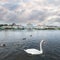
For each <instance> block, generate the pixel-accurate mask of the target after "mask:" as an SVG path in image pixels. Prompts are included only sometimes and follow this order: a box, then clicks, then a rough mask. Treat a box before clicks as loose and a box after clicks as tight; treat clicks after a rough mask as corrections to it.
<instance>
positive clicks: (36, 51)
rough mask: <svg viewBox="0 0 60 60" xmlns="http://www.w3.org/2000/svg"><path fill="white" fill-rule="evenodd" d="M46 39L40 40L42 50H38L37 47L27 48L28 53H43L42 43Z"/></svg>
mask: <svg viewBox="0 0 60 60" xmlns="http://www.w3.org/2000/svg"><path fill="white" fill-rule="evenodd" d="M43 41H44V40H42V41H41V42H40V50H37V49H26V50H24V51H25V52H26V53H28V54H32V55H38V54H42V53H43V49H42V43H43Z"/></svg>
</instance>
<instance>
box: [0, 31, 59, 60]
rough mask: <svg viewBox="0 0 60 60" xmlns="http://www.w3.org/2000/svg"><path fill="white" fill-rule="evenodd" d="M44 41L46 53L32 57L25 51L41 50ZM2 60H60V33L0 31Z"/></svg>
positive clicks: (0, 55) (0, 56)
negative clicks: (40, 46) (29, 49)
mask: <svg viewBox="0 0 60 60" xmlns="http://www.w3.org/2000/svg"><path fill="white" fill-rule="evenodd" d="M42 39H44V40H45V42H46V43H45V44H43V50H44V53H43V54H42V55H36V56H34V55H33V56H32V55H29V54H27V53H26V52H24V49H28V48H36V49H39V44H40V41H41V40H42ZM3 43H5V44H6V47H0V60H60V31H59V30H56V31H55V30H51V31H50V30H40V31H18V30H17V31H0V44H3Z"/></svg>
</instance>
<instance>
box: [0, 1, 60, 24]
mask: <svg viewBox="0 0 60 60" xmlns="http://www.w3.org/2000/svg"><path fill="white" fill-rule="evenodd" d="M59 7H60V0H0V21H3V22H11V23H12V22H17V23H19V22H20V23H26V22H33V23H37V22H38V23H42V24H54V25H55V24H56V22H59V23H60V8H59Z"/></svg>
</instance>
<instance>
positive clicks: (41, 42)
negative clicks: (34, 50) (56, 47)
mask: <svg viewBox="0 0 60 60" xmlns="http://www.w3.org/2000/svg"><path fill="white" fill-rule="evenodd" d="M42 43H43V41H41V42H40V51H43V49H42Z"/></svg>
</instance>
